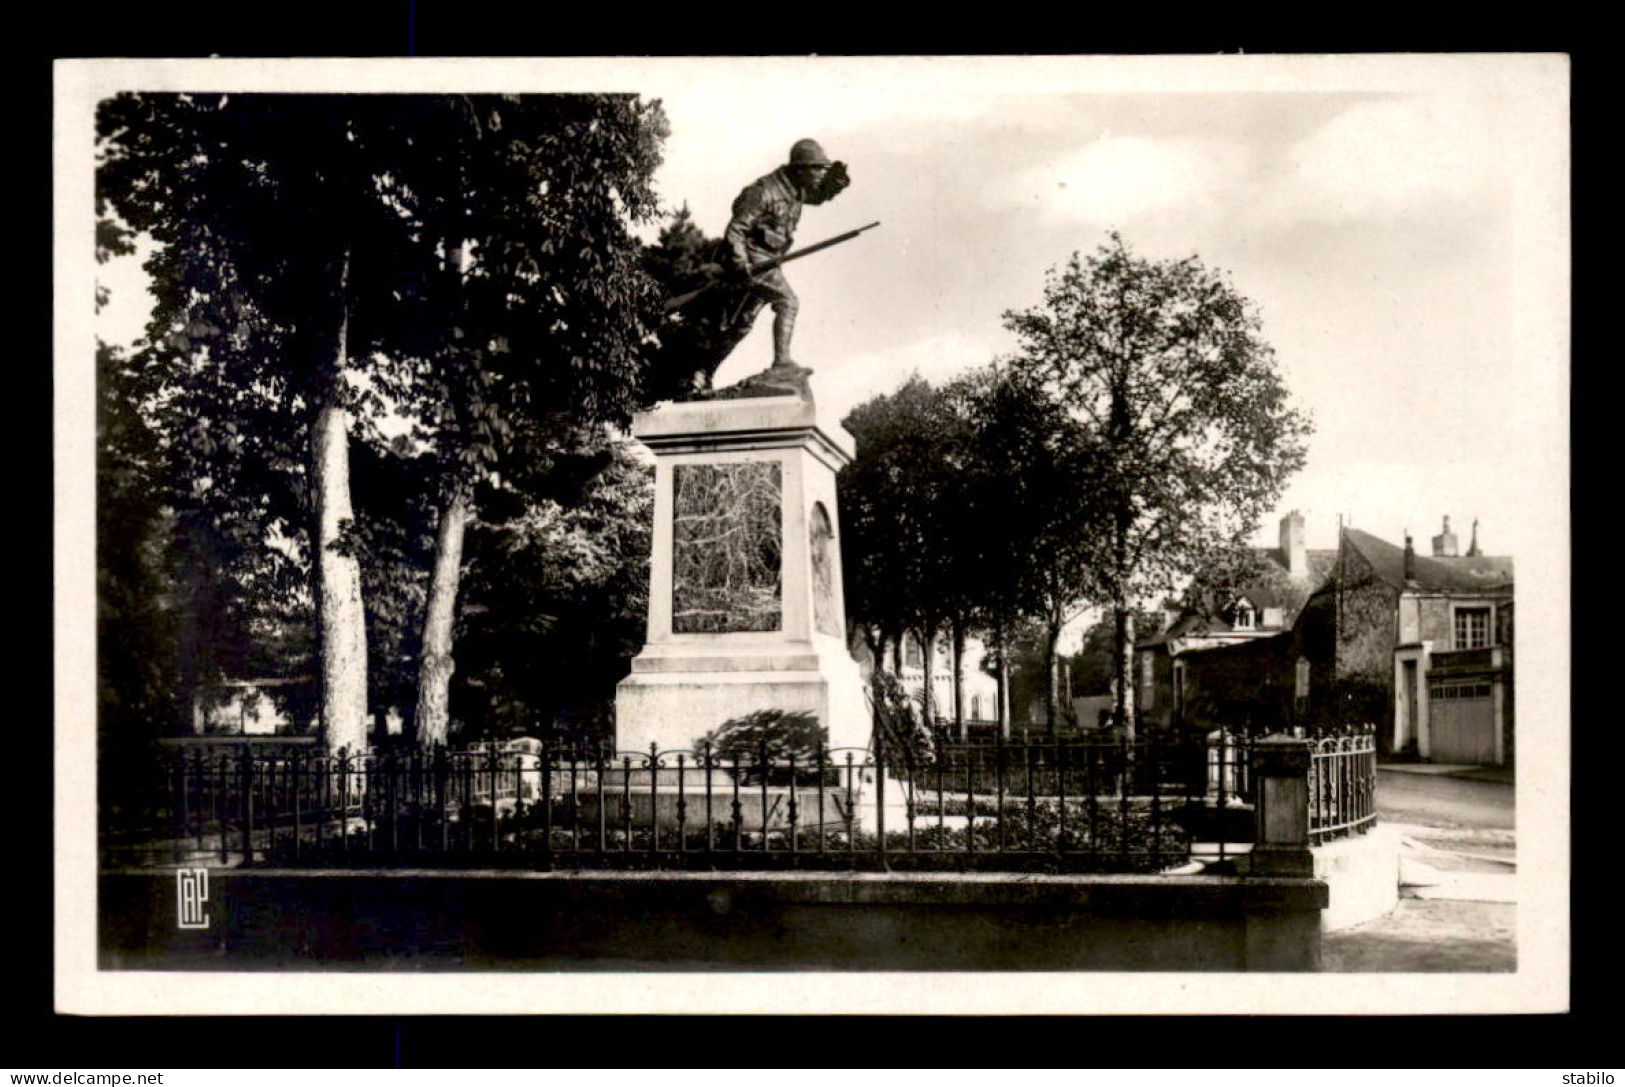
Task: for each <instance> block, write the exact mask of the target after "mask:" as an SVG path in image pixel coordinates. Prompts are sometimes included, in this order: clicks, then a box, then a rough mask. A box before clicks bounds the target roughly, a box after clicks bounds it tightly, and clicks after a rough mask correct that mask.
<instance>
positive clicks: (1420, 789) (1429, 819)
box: [1377, 767, 1517, 831]
mask: <svg viewBox="0 0 1625 1087" xmlns="http://www.w3.org/2000/svg"><path fill="white" fill-rule="evenodd" d="M1513 796H1514V791H1513V788H1512V786H1511V785H1509V784H1506V783H1503V782H1495V781H1472V780H1464V779H1462V778H1458V777H1453V776H1446V775H1443V774H1434V773H1424V772H1418V771H1417V770H1415V769H1412V768H1410V767H1406V768H1405V769H1403V770H1401V769H1396V768H1392V767H1381V768H1379V769H1378V771H1377V818H1378V819H1380V820H1382V821H1383V822H1385V823H1407V824H1415V825H1417V826H1424V827H1434V828H1441V829H1477V830H1505V831H1511V830H1514V829H1516V827H1517V818H1516V816H1517V811H1516V809H1515V808H1514V806H1513Z"/></svg>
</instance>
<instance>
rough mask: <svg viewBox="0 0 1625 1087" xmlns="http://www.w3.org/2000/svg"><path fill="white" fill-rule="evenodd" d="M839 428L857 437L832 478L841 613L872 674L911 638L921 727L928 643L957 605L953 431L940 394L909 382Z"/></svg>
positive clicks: (928, 697) (957, 437)
mask: <svg viewBox="0 0 1625 1087" xmlns="http://www.w3.org/2000/svg"><path fill="white" fill-rule="evenodd" d="M844 425H845V426H846V428H847V429H848V430H849V431H851V432H852V434H853V436H854V437H855V438H856V439H857V457H856V458H855V459H854V460H853V461H852V463H851V464H848V465H847V466H846V467H844V468H842V469H841V472H840V474H839V476H837V486H838V488H839V495H840V503H841V518H842V522H843V525H844V528H845V537H846V538H845V540H844V541H843V545H842V552H841V561H842V567H843V570H844V571H845V578H846V600H847V613H848V615H849V616H850V617H851V620H852V622H854V623H856V624H858V626H859V628H860V629H861V630H863V631H864V637H865V640H866V642H867V643H868V645H869V649H870V651H871V653H872V654H873V656H874V659H875V662H876V665H877V667H878V666H879V664H880V662H881V661H882V660H883V658H884V655H885V650H886V647H887V646H888V645H891V646H894V647H899V646H900V645H901V643H902V638H903V636H904V635H905V634H913V635H914V636H915V637H916V638H917V639H918V641H919V644H920V648H921V652H922V662H921V663H922V666H923V668H924V671H925V707H924V709H925V714H926V719H927V720H935V719H936V716H937V715H936V707H935V706H934V705H933V704H932V703H933V701H934V699H933V692H932V687H933V670H934V660H933V658H934V656H935V652H934V651H935V645H936V640H937V636H938V635H939V634H940V633H942V631H943V628H944V626H946V625H947V624H948V622H949V621H950V617H951V616H952V614H953V612H954V608H955V605H956V600H957V589H956V587H955V585H954V584H953V581H954V577H955V574H956V570H955V555H954V551H953V548H952V540H953V539H954V534H955V533H956V531H958V529H959V528H960V525H959V513H960V511H959V508H958V505H959V503H958V502H957V500H956V489H957V487H958V486H959V483H960V479H961V477H960V475H959V472H958V466H959V464H960V463H961V459H962V457H961V431H960V428H959V427H958V426H957V425H956V420H955V419H954V417H953V414H952V412H951V410H950V408H949V405H948V403H947V401H946V400H945V398H944V397H943V396H942V395H941V393H940V391H939V390H936V389H933V388H932V387H931V385H930V384H929V383H928V382H926V381H924V380H923V379H921V378H919V377H918V376H915V377H913V378H910V379H909V380H908V381H907V382H905V383H904V384H903V385H902V387H900V388H899V389H898V390H897V391H896V392H894V393H891V394H889V395H882V396H877V397H874V398H873V399H871V400H869V401H868V402H866V403H864V404H861V405H859V406H858V407H856V408H854V409H852V412H851V413H850V414H849V415H848V416H847V417H846V419H845V424H844Z"/></svg>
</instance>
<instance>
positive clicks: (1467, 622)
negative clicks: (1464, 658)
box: [1455, 608, 1490, 649]
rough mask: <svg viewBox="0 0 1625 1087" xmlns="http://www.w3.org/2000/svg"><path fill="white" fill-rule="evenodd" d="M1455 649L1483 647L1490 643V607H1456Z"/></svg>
mask: <svg viewBox="0 0 1625 1087" xmlns="http://www.w3.org/2000/svg"><path fill="white" fill-rule="evenodd" d="M1455 623H1456V644H1455V648H1457V649H1483V648H1484V647H1485V646H1487V645H1489V644H1490V609H1489V608H1457V609H1456V617H1455Z"/></svg>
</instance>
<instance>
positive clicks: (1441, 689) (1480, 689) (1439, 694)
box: [1428, 680, 1492, 702]
mask: <svg viewBox="0 0 1625 1087" xmlns="http://www.w3.org/2000/svg"><path fill="white" fill-rule="evenodd" d="M1491 693H1492V692H1491V688H1490V684H1489V683H1488V682H1485V681H1482V680H1480V681H1467V682H1463V681H1460V680H1458V681H1456V682H1453V683H1438V684H1434V685H1432V689H1431V690H1429V691H1428V695H1429V697H1431V698H1432V699H1433V700H1434V701H1435V702H1459V701H1463V700H1467V699H1477V698H1488V697H1490V695H1491Z"/></svg>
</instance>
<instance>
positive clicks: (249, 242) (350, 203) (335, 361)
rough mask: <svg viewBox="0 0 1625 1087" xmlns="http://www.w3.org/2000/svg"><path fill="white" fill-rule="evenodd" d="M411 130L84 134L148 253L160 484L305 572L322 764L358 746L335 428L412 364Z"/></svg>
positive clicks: (236, 115)
mask: <svg viewBox="0 0 1625 1087" xmlns="http://www.w3.org/2000/svg"><path fill="white" fill-rule="evenodd" d="M427 112H428V110H427V102H426V100H421V99H415V98H410V97H406V98H394V97H391V96H382V95H345V96H314V95H215V94H211V95H172V94H155V95H128V94H126V95H120V96H118V97H116V98H113V99H109V100H107V101H105V102H103V103H102V104H101V108H100V109H99V111H98V117H97V123H98V137H99V146H100V151H101V160H100V163H99V167H98V177H97V181H98V194H99V195H100V196H102V197H103V198H104V199H105V200H106V201H107V202H108V203H109V204H110V205H111V206H112V207H113V209H114V210H115V211H116V212H117V213H118V214H119V215H120V216H121V217H122V219H123V220H124V221H125V222H126V223H128V225H129V226H130V227H131V228H133V229H135V230H137V231H141V232H144V233H146V234H148V235H150V236H151V237H152V238H153V239H154V240H155V241H156V242H157V243H158V245H157V246H156V248H155V251H154V255H153V256H152V257H151V258H150V259H149V260H148V261H147V263H146V268H147V270H148V272H149V273H150V274H151V276H152V291H153V295H154V303H155V304H154V309H153V316H152V319H151V321H150V322H149V325H148V333H147V338H146V343H145V345H144V347H143V349H142V351H141V352H140V358H139V360H138V361H139V364H140V366H141V367H142V368H143V369H144V370H145V371H147V372H148V373H149V374H150V375H151V380H152V381H153V382H154V383H155V384H156V385H158V386H159V387H160V388H161V390H162V391H161V393H160V394H159V395H158V396H156V397H155V398H154V405H155V407H154V416H155V418H156V419H158V420H159V425H160V426H161V428H162V429H163V430H164V431H165V432H166V433H167V434H169V435H171V436H173V437H174V441H173V443H172V453H173V457H172V465H171V467H172V468H173V470H174V471H175V472H176V473H177V478H178V479H179V480H181V481H184V484H183V485H184V486H186V487H188V488H190V492H191V493H190V494H189V495H186V496H185V501H186V504H187V505H188V506H189V507H191V508H193V509H195V510H198V511H201V512H202V513H203V514H204V515H206V516H207V517H209V518H211V519H213V520H215V521H216V522H218V523H219V524H220V525H222V526H225V527H226V528H228V529H229V531H231V532H233V533H236V534H239V535H240V536H241V537H243V538H244V539H245V540H247V539H254V540H256V542H258V543H259V544H260V546H261V547H262V548H263V547H265V541H266V540H267V539H268V538H270V537H271V536H272V535H274V534H278V533H280V534H281V535H282V536H284V537H285V538H286V539H288V540H289V541H290V542H291V545H290V546H291V549H292V550H293V551H295V552H296V553H298V552H302V553H303V555H304V556H308V559H309V563H310V566H311V567H312V568H313V570H314V572H315V579H314V580H315V593H314V596H315V600H316V604H317V611H318V616H319V619H318V630H319V642H320V647H321V651H320V658H321V687H322V700H321V709H322V721H323V726H324V731H325V733H326V737H327V742H328V744H329V745H330V746H331V747H334V748H338V747H348V748H351V749H356V748H360V747H362V746H364V745H365V743H366V739H367V723H368V715H367V659H366V638H365V613H364V611H363V607H362V598H361V571H360V562H359V558H358V555H357V553H356V541H355V539H354V536H353V528H354V517H353V514H352V507H351V501H350V486H349V470H350V464H349V445H350V430H351V418H352V414H353V413H354V412H355V411H357V410H366V409H368V407H369V406H372V407H373V408H374V410H375V409H376V404H375V403H374V404H373V405H369V403H368V395H369V393H368V389H367V379H368V378H369V377H370V376H371V373H372V372H373V371H374V370H375V369H376V363H375V361H374V360H375V359H377V358H379V357H389V356H391V355H393V356H395V357H405V356H408V355H410V354H412V350H411V348H412V346H413V345H411V344H409V343H403V342H402V337H401V334H402V333H405V334H407V335H409V334H410V333H411V332H412V331H414V329H413V328H412V327H411V325H410V323H409V322H404V323H403V322H402V321H401V320H400V313H401V311H402V309H403V308H409V307H403V305H402V299H403V298H409V297H412V296H414V295H415V294H416V290H415V284H414V283H412V282H411V281H410V273H411V271H412V270H413V269H414V268H415V267H416V265H415V264H414V262H413V261H411V260H410V259H407V257H408V254H410V253H412V252H413V251H414V247H415V246H416V242H415V240H414V238H413V237H412V234H411V232H410V230H408V229H405V228H404V226H403V224H405V223H407V222H408V221H409V217H410V215H409V212H408V211H406V210H405V209H406V208H407V205H408V202H409V199H410V188H409V186H408V185H407V183H406V178H407V177H408V176H409V175H411V174H412V173H413V172H414V170H413V169H412V168H411V167H412V166H413V165H415V164H416V163H417V162H418V161H419V160H420V159H421V152H422V145H421V144H420V143H419V142H418V140H419V137H420V135H421V129H422V127H423V125H424V123H425V122H426V121H427V120H428V118H427V117H426V113H427ZM425 142H427V141H425Z"/></svg>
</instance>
